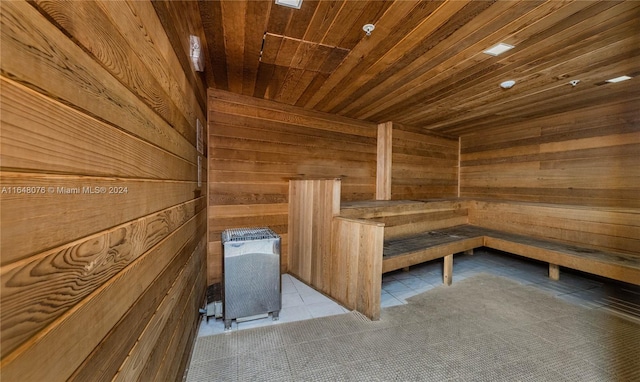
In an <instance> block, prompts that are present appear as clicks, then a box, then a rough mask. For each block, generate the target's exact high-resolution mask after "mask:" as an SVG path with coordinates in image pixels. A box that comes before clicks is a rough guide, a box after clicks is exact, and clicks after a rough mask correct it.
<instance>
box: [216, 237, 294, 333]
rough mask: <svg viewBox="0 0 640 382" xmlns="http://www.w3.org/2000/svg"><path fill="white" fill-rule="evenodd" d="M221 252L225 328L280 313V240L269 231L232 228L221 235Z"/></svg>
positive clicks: (276, 315)
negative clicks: (222, 252) (222, 258)
mask: <svg viewBox="0 0 640 382" xmlns="http://www.w3.org/2000/svg"><path fill="white" fill-rule="evenodd" d="M222 246H223V251H224V265H223V268H224V293H223V294H224V301H223V311H224V313H223V316H224V328H225V329H229V328H230V327H231V321H232V320H236V322H242V321H248V320H253V319H257V318H264V317H268V316H269V313H271V316H272V318H273V320H277V319H278V317H279V313H280V306H281V298H280V237H279V236H278V235H276V233H275V232H273V231H272V230H270V229H269V228H266V227H264V228H234V229H227V230H225V231H223V232H222Z"/></svg>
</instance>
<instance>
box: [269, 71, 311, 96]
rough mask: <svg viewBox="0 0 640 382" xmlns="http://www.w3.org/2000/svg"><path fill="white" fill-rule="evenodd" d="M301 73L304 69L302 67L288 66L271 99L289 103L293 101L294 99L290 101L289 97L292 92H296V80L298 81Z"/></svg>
mask: <svg viewBox="0 0 640 382" xmlns="http://www.w3.org/2000/svg"><path fill="white" fill-rule="evenodd" d="M302 73H304V70H302V69H296V68H293V67H289V68H288V71H287V74H286V76H285V77H284V79H283V80H282V85H281V86H280V89H279V90H278V94H277V95H276V96H275V97H274V98H273V100H274V101H278V102H282V103H286V104H289V105H291V104H293V103H295V101H296V100H293V101H290V99H291V97H293V94H294V93H296V90H297V89H296V88H297V85H298V81H300V77H302ZM296 99H297V98H296Z"/></svg>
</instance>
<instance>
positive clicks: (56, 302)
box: [0, 198, 204, 357]
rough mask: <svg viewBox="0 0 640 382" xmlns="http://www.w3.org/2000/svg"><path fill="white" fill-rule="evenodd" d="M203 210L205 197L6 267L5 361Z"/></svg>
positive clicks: (3, 324)
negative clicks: (24, 343) (16, 349)
mask: <svg viewBox="0 0 640 382" xmlns="http://www.w3.org/2000/svg"><path fill="white" fill-rule="evenodd" d="M203 207H204V198H201V200H197V199H196V200H193V201H191V202H187V203H185V204H182V205H179V206H177V207H173V208H169V209H167V210H164V211H161V212H159V213H157V214H153V215H151V216H147V217H142V218H139V219H137V220H135V221H133V222H132V223H129V224H126V225H122V226H119V227H114V228H113V229H111V230H108V231H106V232H103V233H100V234H98V235H95V236H89V237H87V238H83V239H82V241H80V242H73V243H71V244H70V245H66V246H64V247H59V248H55V249H53V250H51V251H47V252H43V253H40V254H38V255H36V256H34V257H33V258H28V259H25V260H22V261H20V262H14V263H12V264H10V265H7V266H4V267H2V273H1V274H0V276H1V279H2V290H1V297H2V302H1V307H2V310H3V315H2V326H3V327H4V328H5V330H3V335H2V338H3V340H2V343H3V346H2V356H3V357H4V356H6V355H7V354H8V353H9V352H10V351H12V350H14V349H15V348H16V347H17V346H18V345H19V344H21V343H22V342H24V341H25V340H26V339H28V338H30V337H32V336H33V335H34V334H35V333H37V332H38V331H40V330H42V329H43V328H44V327H45V326H47V325H48V324H49V323H51V322H52V321H54V320H55V319H56V318H58V317H59V316H60V315H62V314H64V313H65V312H66V311H67V310H69V309H70V308H72V307H74V306H76V305H77V304H78V303H79V302H80V301H82V300H83V299H84V298H86V297H87V296H88V295H89V294H91V293H92V292H93V291H95V290H96V289H98V288H99V287H100V286H101V285H102V284H104V283H105V282H107V281H108V280H109V279H111V278H112V277H114V276H115V275H116V274H117V273H118V272H120V271H121V270H122V269H124V268H125V267H127V266H128V265H129V264H131V263H132V262H133V261H135V260H136V259H137V258H138V257H140V256H142V255H143V254H144V253H146V252H147V251H148V250H150V249H151V248H152V247H154V246H155V245H156V244H157V243H159V242H160V241H162V240H164V239H165V238H166V237H167V236H168V235H169V234H170V233H172V232H173V231H175V230H176V229H178V228H179V227H180V226H182V225H183V224H184V223H185V222H186V221H188V220H190V219H191V218H192V217H193V216H195V215H196V214H197V213H198V212H199V210H202V209H203ZM34 312H38V313H37V317H38V318H37V319H35V318H34V317H33V315H34Z"/></svg>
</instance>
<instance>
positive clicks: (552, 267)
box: [549, 263, 560, 281]
mask: <svg viewBox="0 0 640 382" xmlns="http://www.w3.org/2000/svg"><path fill="white" fill-rule="evenodd" d="M549 278H550V279H551V280H555V281H558V280H560V266H559V265H558V264H551V263H549Z"/></svg>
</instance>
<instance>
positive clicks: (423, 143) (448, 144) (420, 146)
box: [391, 123, 458, 200]
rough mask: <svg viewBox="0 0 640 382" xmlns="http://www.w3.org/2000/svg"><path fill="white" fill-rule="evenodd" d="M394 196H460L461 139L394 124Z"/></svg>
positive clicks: (396, 197)
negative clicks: (458, 190) (459, 160)
mask: <svg viewBox="0 0 640 382" xmlns="http://www.w3.org/2000/svg"><path fill="white" fill-rule="evenodd" d="M392 151H393V155H392V157H393V159H392V161H393V166H392V167H391V197H392V199H395V200H400V199H430V198H446V197H456V196H457V189H458V175H457V174H458V168H457V167H458V139H457V138H453V137H448V136H446V135H439V134H435V133H431V132H428V131H423V130H420V129H416V128H409V127H406V126H402V125H399V124H397V123H394V124H393V147H392Z"/></svg>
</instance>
